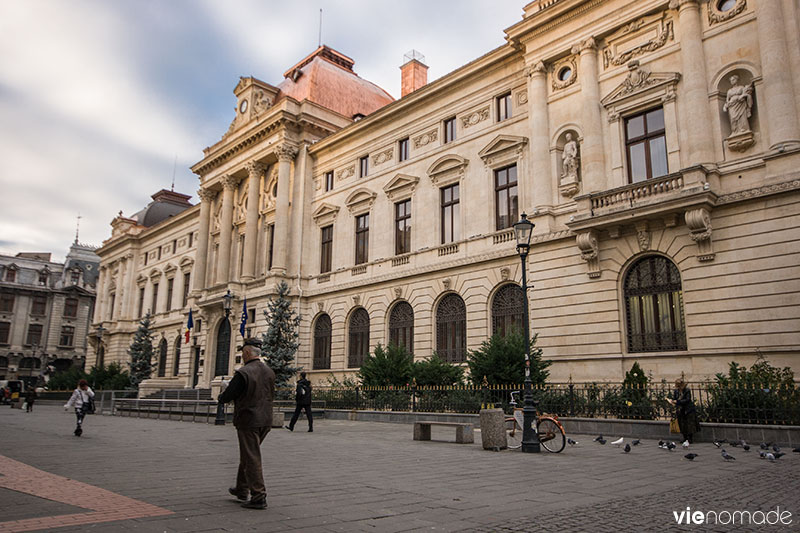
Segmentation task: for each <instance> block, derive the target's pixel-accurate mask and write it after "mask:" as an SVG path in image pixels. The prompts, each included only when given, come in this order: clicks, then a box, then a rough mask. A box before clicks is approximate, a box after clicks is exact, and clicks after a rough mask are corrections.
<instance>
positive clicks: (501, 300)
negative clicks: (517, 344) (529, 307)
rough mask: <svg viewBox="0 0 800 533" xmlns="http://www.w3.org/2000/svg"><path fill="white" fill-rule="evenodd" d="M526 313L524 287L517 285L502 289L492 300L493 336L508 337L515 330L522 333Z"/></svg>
mask: <svg viewBox="0 0 800 533" xmlns="http://www.w3.org/2000/svg"><path fill="white" fill-rule="evenodd" d="M524 313H525V295H524V294H523V292H522V287H520V286H519V285H517V284H515V283H508V284H506V285H503V286H502V287H500V289H498V290H497V292H496V293H495V294H494V298H492V335H495V334H498V333H499V334H500V335H502V336H506V335H508V334H509V333H511V332H512V331H514V330H516V331H522V328H523V327H524V326H523V320H524Z"/></svg>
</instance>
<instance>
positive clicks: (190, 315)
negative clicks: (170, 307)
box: [185, 309, 194, 344]
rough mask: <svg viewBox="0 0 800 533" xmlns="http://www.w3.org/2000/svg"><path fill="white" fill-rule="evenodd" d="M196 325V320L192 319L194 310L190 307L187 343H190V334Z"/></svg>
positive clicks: (187, 322) (187, 323)
mask: <svg viewBox="0 0 800 533" xmlns="http://www.w3.org/2000/svg"><path fill="white" fill-rule="evenodd" d="M193 327H194V320H192V310H191V309H189V320H187V321H186V343H185V344H189V335H190V334H191V333H192V328H193Z"/></svg>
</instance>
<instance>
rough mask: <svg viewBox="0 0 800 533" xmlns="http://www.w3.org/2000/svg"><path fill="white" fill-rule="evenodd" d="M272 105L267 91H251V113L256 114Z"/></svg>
mask: <svg viewBox="0 0 800 533" xmlns="http://www.w3.org/2000/svg"><path fill="white" fill-rule="evenodd" d="M271 106H272V100H270V99H269V97H268V96H267V93H265V92H264V91H256V92H254V93H253V113H254V114H256V115H258V114H261V113H263V112H264V111H266V110H267V109H269V108H270V107H271Z"/></svg>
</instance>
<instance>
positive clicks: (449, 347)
mask: <svg viewBox="0 0 800 533" xmlns="http://www.w3.org/2000/svg"><path fill="white" fill-rule="evenodd" d="M436 352H437V353H438V354H439V357H441V358H442V359H444V360H445V361H447V362H448V363H462V362H464V361H466V359H467V306H466V305H464V300H462V299H461V296H459V295H458V294H455V293H451V294H448V295H447V296H445V297H444V298H442V301H441V302H439V307H437V308H436Z"/></svg>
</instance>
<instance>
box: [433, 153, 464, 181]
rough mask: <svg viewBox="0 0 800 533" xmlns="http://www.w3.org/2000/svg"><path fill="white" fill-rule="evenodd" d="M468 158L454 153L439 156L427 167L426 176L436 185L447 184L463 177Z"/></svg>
mask: <svg viewBox="0 0 800 533" xmlns="http://www.w3.org/2000/svg"><path fill="white" fill-rule="evenodd" d="M468 164H469V160H467V159H464V158H463V157H461V156H458V155H455V154H449V155H445V156H442V157H440V158H439V159H437V160H436V161H434V162H433V164H432V165H431V166H430V167H428V176H429V177H430V179H431V182H433V184H434V185H435V186H437V187H440V186H443V185H449V184H450V183H454V182H456V181H458V180H460V179H461V178H463V177H464V171H465V169H466V167H467V165H468Z"/></svg>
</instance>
